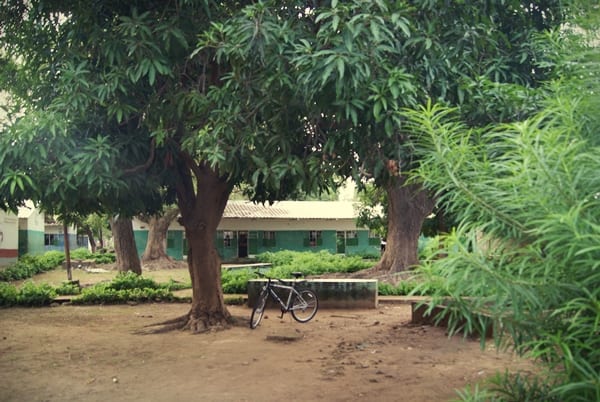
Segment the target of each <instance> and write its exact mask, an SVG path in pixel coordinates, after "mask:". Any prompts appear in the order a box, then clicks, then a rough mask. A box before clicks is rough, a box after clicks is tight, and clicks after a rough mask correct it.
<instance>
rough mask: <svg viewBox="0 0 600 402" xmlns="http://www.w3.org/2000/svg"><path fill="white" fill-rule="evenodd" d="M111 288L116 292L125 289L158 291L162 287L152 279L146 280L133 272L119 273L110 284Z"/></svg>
mask: <svg viewBox="0 0 600 402" xmlns="http://www.w3.org/2000/svg"><path fill="white" fill-rule="evenodd" d="M110 287H111V288H112V289H115V290H123V289H144V288H148V289H158V288H159V287H160V285H159V284H158V283H156V282H155V281H154V279H152V278H144V277H143V276H142V275H137V274H135V273H133V272H131V271H128V272H119V273H118V274H117V276H116V277H115V279H113V281H112V282H111V283H110Z"/></svg>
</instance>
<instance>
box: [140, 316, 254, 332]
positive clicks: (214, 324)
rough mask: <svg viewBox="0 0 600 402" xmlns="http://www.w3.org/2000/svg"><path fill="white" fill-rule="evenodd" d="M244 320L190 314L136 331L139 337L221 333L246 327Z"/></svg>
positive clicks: (240, 318) (231, 317)
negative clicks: (181, 332)
mask: <svg viewBox="0 0 600 402" xmlns="http://www.w3.org/2000/svg"><path fill="white" fill-rule="evenodd" d="M246 321H247V319H246V318H243V317H233V316H230V315H224V314H220V313H219V314H217V313H215V314H208V313H203V314H201V316H199V317H195V316H194V315H193V314H192V313H191V312H190V313H187V314H185V315H182V316H180V317H177V318H173V319H170V320H167V321H162V322H158V323H154V324H149V325H146V326H144V327H143V329H140V330H138V331H136V332H135V333H137V334H139V335H151V334H162V333H166V332H171V331H176V330H179V331H190V332H191V333H192V334H202V333H208V332H215V331H222V330H225V329H229V328H231V327H232V326H242V325H243V326H246Z"/></svg>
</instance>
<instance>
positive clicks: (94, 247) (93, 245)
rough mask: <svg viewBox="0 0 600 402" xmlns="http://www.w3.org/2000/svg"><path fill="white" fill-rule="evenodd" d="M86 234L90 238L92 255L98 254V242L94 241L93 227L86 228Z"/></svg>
mask: <svg viewBox="0 0 600 402" xmlns="http://www.w3.org/2000/svg"><path fill="white" fill-rule="evenodd" d="M84 229H85V233H86V234H87V236H88V243H89V245H90V248H91V249H92V253H95V252H96V240H95V239H94V231H93V230H92V228H91V227H89V226H87V225H86V226H85V228H84Z"/></svg>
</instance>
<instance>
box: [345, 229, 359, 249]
mask: <svg viewBox="0 0 600 402" xmlns="http://www.w3.org/2000/svg"><path fill="white" fill-rule="evenodd" d="M346 245H347V246H358V233H357V232H356V230H348V231H346Z"/></svg>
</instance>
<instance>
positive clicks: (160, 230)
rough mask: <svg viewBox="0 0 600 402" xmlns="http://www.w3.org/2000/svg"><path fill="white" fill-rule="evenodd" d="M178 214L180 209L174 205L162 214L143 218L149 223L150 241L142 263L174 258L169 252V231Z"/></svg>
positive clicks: (168, 260) (167, 260)
mask: <svg viewBox="0 0 600 402" xmlns="http://www.w3.org/2000/svg"><path fill="white" fill-rule="evenodd" d="M178 214H179V209H178V208H176V207H173V208H169V209H167V210H166V211H165V212H164V214H162V215H153V216H151V217H149V218H148V219H142V220H143V221H144V222H145V223H147V224H148V241H147V242H146V248H145V249H144V253H143V254H142V264H148V263H160V262H161V261H165V262H168V263H170V262H172V260H173V259H172V258H171V257H169V255H168V254H167V232H168V230H169V226H170V225H171V222H173V220H174V219H175V218H177V215H178Z"/></svg>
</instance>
